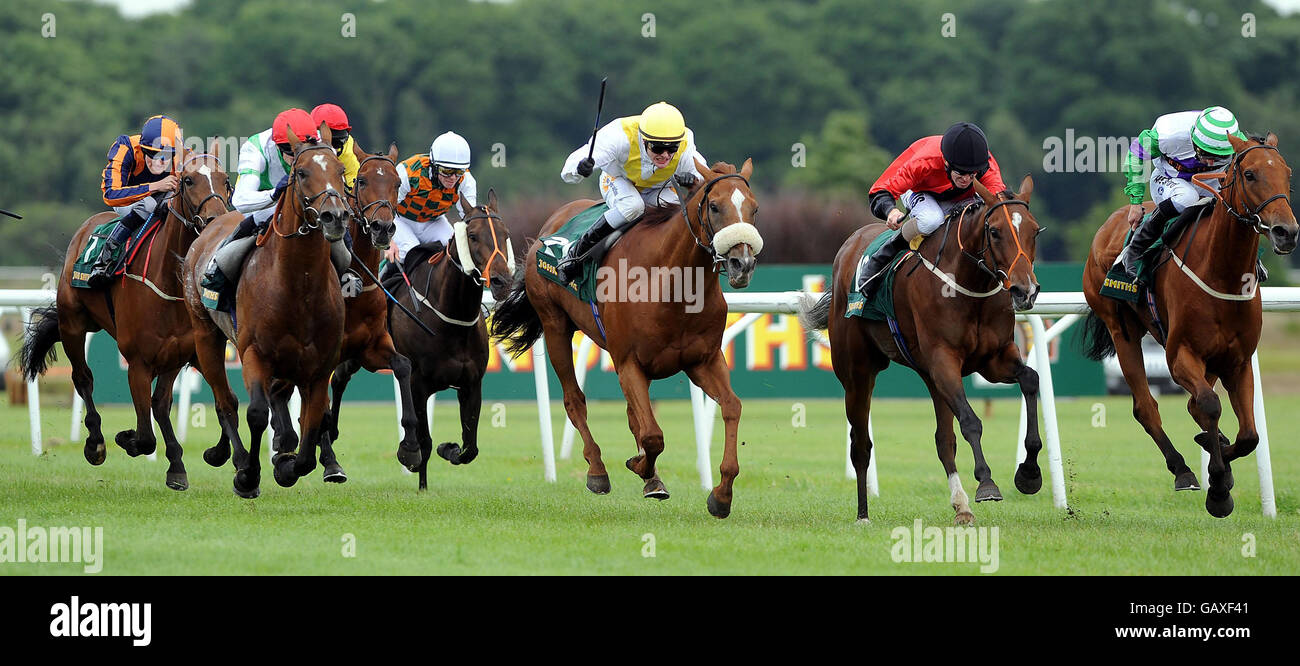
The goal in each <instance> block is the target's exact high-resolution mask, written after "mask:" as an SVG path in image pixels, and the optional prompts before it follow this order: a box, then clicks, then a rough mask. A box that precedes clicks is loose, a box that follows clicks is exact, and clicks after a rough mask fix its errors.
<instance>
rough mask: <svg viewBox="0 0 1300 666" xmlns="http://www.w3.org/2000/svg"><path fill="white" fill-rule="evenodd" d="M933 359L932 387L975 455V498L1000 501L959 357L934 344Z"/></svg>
mask: <svg viewBox="0 0 1300 666" xmlns="http://www.w3.org/2000/svg"><path fill="white" fill-rule="evenodd" d="M933 354H934V362H933V364H932V366H931V368H930V381H929V383H930V386H931V390H932V392H933V391H938V393H939V396H940V397H941V398H943V401H944V403H945V404H947V405H948V408H949V409H951V410H952V413H953V415H954V416H955V417H956V418H957V424H958V426H959V427H960V428H961V436H962V438H963V439H965V440H966V442H967V443H968V444H970V449H971V454H972V455H973V456H974V458H975V479H976V480H977V481H979V487H977V488H976V489H975V501H976V502H986V501H989V500H992V501H1001V500H1002V491H1001V490H999V489H998V486H997V484H996V483H994V482H993V473H992V471H990V470H989V464H988V462H987V461H985V460H984V448H983V446H982V444H981V442H980V440H981V438H982V437H983V436H984V424H983V423H982V422H980V419H979V417H978V416H976V415H975V410H974V409H973V408H971V406H970V401H968V400H967V399H966V389H964V388H963V387H962V383H961V360H960V359H959V358H957V356H956V354H954V353H953V352H951V351H948V350H944V349H940V348H935V349H934V351H933Z"/></svg>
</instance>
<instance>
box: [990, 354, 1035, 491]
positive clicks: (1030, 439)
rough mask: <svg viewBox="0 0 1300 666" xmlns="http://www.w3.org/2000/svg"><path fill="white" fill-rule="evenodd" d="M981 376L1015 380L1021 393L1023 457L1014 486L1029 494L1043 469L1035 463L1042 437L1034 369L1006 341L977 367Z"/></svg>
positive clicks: (1017, 469) (993, 379)
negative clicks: (1023, 419) (1022, 402)
mask: <svg viewBox="0 0 1300 666" xmlns="http://www.w3.org/2000/svg"><path fill="white" fill-rule="evenodd" d="M980 374H982V375H984V378H985V379H987V380H989V381H991V382H999V383H1002V384H1010V383H1013V382H1014V383H1016V384H1018V385H1019V386H1020V394H1021V395H1023V396H1024V397H1025V426H1026V427H1025V460H1024V462H1022V463H1020V466H1019V467H1017V468H1016V479H1015V480H1016V490H1019V491H1020V492H1021V493H1023V494H1025V495H1033V494H1034V493H1036V492H1038V491H1039V490H1040V489H1041V488H1042V487H1043V472H1042V470H1041V469H1039V467H1038V452H1039V451H1042V450H1043V440H1042V439H1041V438H1040V437H1039V436H1038V373H1037V372H1035V371H1034V369H1033V368H1031V367H1029V366H1027V365H1025V363H1024V361H1022V360H1021V359H1020V349H1019V348H1018V347H1016V346H1015V345H1014V344H1009V345H1007V346H1006V347H1004V348H1003V349H1002V353H1001V354H1000V355H998V356H997V357H995V358H994V359H993V360H992V361H991V362H989V364H988V365H987V366H986V367H985V368H984V369H983V370H982V371H980Z"/></svg>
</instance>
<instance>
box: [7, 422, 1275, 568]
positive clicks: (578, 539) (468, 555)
mask: <svg viewBox="0 0 1300 666" xmlns="http://www.w3.org/2000/svg"><path fill="white" fill-rule="evenodd" d="M1289 403H1290V399H1289V398H1286V397H1273V398H1271V399H1270V401H1269V405H1268V407H1269V413H1268V417H1269V424H1270V426H1271V428H1270V430H1271V432H1272V434H1273V440H1272V455H1273V466H1274V479H1275V485H1276V492H1277V505H1278V514H1279V516H1278V518H1277V519H1276V520H1270V519H1266V518H1264V517H1262V515H1261V512H1260V499H1259V482H1258V477H1257V474H1256V472H1255V458H1254V457H1253V456H1252V457H1250V458H1247V459H1245V460H1243V461H1239V462H1238V463H1237V464H1236V466H1235V468H1234V471H1235V472H1236V482H1237V483H1236V489H1235V490H1234V492H1233V496H1234V498H1235V499H1236V502H1237V506H1236V511H1235V512H1234V513H1233V514H1232V515H1231V516H1230V517H1228V518H1227V519H1222V520H1219V519H1215V518H1212V517H1210V516H1209V515H1208V514H1207V513H1206V512H1205V509H1204V498H1205V493H1204V491H1200V492H1181V493H1174V492H1173V478H1172V476H1171V475H1170V474H1169V473H1168V472H1166V471H1165V468H1164V463H1163V460H1162V459H1161V458H1160V456H1159V453H1158V452H1157V450H1156V447H1155V445H1154V444H1153V443H1152V442H1151V441H1150V440H1149V439H1148V438H1147V437H1146V435H1145V434H1144V433H1143V432H1142V430H1141V428H1140V426H1138V425H1137V423H1136V422H1135V421H1133V419H1132V416H1131V414H1130V408H1129V401H1128V399H1127V398H1114V399H1105V400H1102V401H1100V402H1099V403H1094V401H1092V400H1063V401H1061V402H1060V403H1059V405H1058V413H1059V416H1060V421H1061V435H1062V437H1063V440H1064V443H1063V448H1064V451H1063V458H1064V469H1065V474H1066V484H1067V490H1068V493H1069V503H1070V509H1069V510H1058V509H1055V508H1053V506H1052V498H1051V487H1050V482H1049V480H1048V479H1047V478H1046V475H1047V471H1046V464H1047V462H1046V461H1047V459H1046V450H1044V452H1043V454H1042V457H1041V458H1040V461H1041V464H1042V465H1043V468H1044V477H1045V478H1044V486H1043V489H1042V491H1040V492H1039V493H1038V494H1037V495H1034V496H1023V495H1020V494H1019V493H1018V492H1017V491H1016V490H1015V487H1014V484H1013V482H1012V471H1013V464H1014V456H1015V452H1014V449H1013V444H1012V440H1013V439H1014V436H1015V429H1016V409H1017V408H1018V405H1017V403H1014V402H1012V401H1009V400H1001V401H997V402H995V403H993V405H994V414H993V416H992V417H988V418H984V423H985V429H984V435H985V437H984V443H985V454H986V456H987V459H988V461H989V464H990V465H991V466H992V469H993V473H994V479H995V480H996V481H997V482H998V484H999V485H1000V487H1001V489H1002V493H1003V495H1004V497H1005V498H1006V500H1005V501H1003V502H996V503H995V502H986V503H981V504H973V505H972V506H973V509H974V513H975V516H976V519H977V522H976V525H977V526H982V527H991V526H996V527H998V530H999V566H1000V568H999V569H998V573H999V574H1180V575H1215V574H1295V573H1297V572H1300V497H1298V496H1297V493H1296V492H1295V489H1296V486H1297V483H1298V482H1300V462H1298V461H1297V456H1296V445H1295V435H1294V433H1296V432H1297V430H1300V413H1298V411H1297V410H1295V409H1293V408H1291V407H1290V404H1289ZM1096 404H1100V405H1102V406H1104V410H1105V423H1106V425H1105V426H1104V427H1093V420H1094V418H1095V417H1096V414H1097V412H1096V410H1097V409H1098V408H1096V407H1094V405H1096ZM802 405H803V406H804V408H806V414H805V419H806V423H807V426H806V427H794V426H793V425H792V419H793V418H794V417H796V416H797V413H796V409H795V407H796V403H795V401H758V400H751V401H748V402H746V403H745V412H744V416H743V418H742V420H741V439H742V440H744V441H745V442H747V444H746V445H745V446H743V447H740V465H741V474H740V477H739V478H738V479H737V484H736V494H735V503H734V505H733V507H732V514H731V517H730V518H728V519H726V520H717V519H715V518H713V517H711V516H709V515H708V513H707V512H706V511H705V492H704V491H703V490H702V489H701V487H700V484H699V479H698V476H697V474H696V472H695V451H694V444H693V440H692V436H691V433H692V429H691V415H690V408H689V405H688V404H687V403H686V402H684V401H682V402H663V403H659V404H658V405H657V410H658V417H659V421H660V423H661V424H662V426H663V428H664V430H665V436H666V439H667V450H666V451H665V453H664V455H663V456H662V457H661V458H660V466H659V469H660V475H661V477H662V478H663V480H664V482H665V483H666V484H667V486H668V489H669V490H670V491H671V492H672V498H671V499H670V500H668V501H665V502H656V501H653V500H646V499H643V498H642V497H641V481H640V480H639V479H638V478H636V477H635V476H634V475H633V474H632V473H631V472H628V471H627V470H626V469H625V468H624V467H623V460H624V459H626V458H627V457H628V456H629V455H631V454H632V453H633V451H634V447H633V444H632V440H631V436H630V435H629V433H628V431H627V420H626V412H625V409H624V406H623V405H622V403H613V402H603V403H593V404H592V405H591V423H592V430H593V433H594V434H595V436H596V437H597V439H598V441H600V442H601V443H602V444H603V447H604V451H605V461H606V465H607V466H608V467H609V469H610V474H611V480H612V482H613V493H612V494H611V495H608V496H604V497H598V496H595V495H592V494H590V493H589V492H587V490H586V489H585V487H584V485H583V478H584V472H585V465H584V464H583V463H582V455H581V442H580V441H579V442H578V444H577V447H576V448H577V450H576V451H575V453H574V457H573V459H571V460H560V461H558V469H559V472H558V476H559V480H558V483H554V484H551V483H547V482H545V481H544V480H543V479H542V464H541V455H540V453H541V447H540V445H539V443H538V430H537V418H536V409H535V407H533V406H532V405H531V404H530V403H525V402H519V403H507V404H506V405H505V406H504V412H503V414H504V417H505V419H506V427H501V428H495V427H492V423H493V416H494V412H493V406H492V405H491V404H485V405H484V410H483V420H482V427H481V429H480V440H481V444H480V449H481V453H480V455H479V457H478V459H477V460H476V461H474V462H473V463H472V464H470V465H468V466H460V467H452V466H451V465H449V464H447V463H446V462H445V461H443V460H441V459H439V458H435V459H434V461H432V462H431V464H430V486H431V490H430V491H429V492H425V493H417V492H416V489H415V487H416V478H415V476H413V475H407V474H405V473H403V471H402V470H401V468H400V467H399V466H398V464H397V462H396V459H395V456H394V451H395V449H396V424H395V420H394V415H393V412H392V407H391V406H378V405H370V406H367V405H353V406H348V407H345V410H344V418H343V441H342V442H340V444H339V446H338V452H339V460H340V462H341V463H342V464H343V465H344V467H345V468H346V469H347V472H348V475H349V477H350V480H349V481H348V482H347V483H346V484H344V485H333V484H328V485H327V484H324V483H322V482H321V480H320V472H319V468H317V471H316V472H314V473H313V474H312V476H311V477H309V478H306V479H303V480H301V481H299V483H298V485H297V486H295V487H293V488H290V489H285V488H281V487H279V486H278V485H276V484H275V481H274V480H273V478H272V476H271V473H270V470H269V467H268V466H265V465H264V466H263V476H262V496H261V497H260V498H259V499H257V500H252V501H249V500H242V499H239V498H237V497H236V496H235V495H234V494H233V493H232V492H231V476H232V470H231V468H230V466H229V465H227V466H226V467H224V468H222V469H219V470H218V469H213V468H210V467H208V466H207V465H206V464H205V463H204V462H203V460H202V458H201V456H200V454H201V452H202V450H203V448H205V447H206V446H208V445H210V444H211V443H212V442H214V441H215V439H216V433H217V425H216V419H215V418H214V417H213V416H212V414H211V412H210V410H209V413H208V416H207V424H206V427H195V428H192V429H191V431H190V444H189V446H188V449H187V451H186V457H185V460H186V464H187V466H188V469H189V480H190V489H189V490H187V491H185V492H176V491H172V490H169V489H168V488H166V487H165V486H164V485H163V473H164V470H165V468H166V461H165V459H164V458H163V456H162V450H161V444H160V448H159V452H158V453H159V456H158V460H157V461H155V462H149V461H147V460H145V459H143V458H140V459H130V458H129V457H128V456H127V455H126V454H125V453H124V452H122V450H121V449H119V448H117V447H116V446H115V445H114V444H113V443H112V437H113V433H114V432H116V431H117V430H119V429H123V428H126V427H129V426H130V425H131V422H132V421H133V418H132V417H131V416H130V415H129V412H128V410H126V409H123V408H117V407H115V408H111V409H108V410H105V412H104V425H105V431H106V433H107V438H108V440H109V444H108V449H109V450H108V460H107V462H106V463H105V464H104V465H103V466H101V467H91V466H90V465H89V464H88V463H86V462H85V460H84V459H83V458H82V453H81V448H82V446H81V442H80V441H77V442H72V443H68V442H66V441H60V440H58V439H57V436H61V435H63V434H66V433H67V428H68V420H69V418H70V417H69V411H68V410H67V409H58V408H49V409H46V410H45V411H43V412H42V418H43V425H44V432H45V435H46V437H47V450H46V453H45V454H44V455H42V456H40V457H35V456H32V455H31V454H30V451H29V444H28V436H27V412H26V409H25V408H13V407H8V406H5V407H0V415H2V417H3V418H0V526H8V527H11V528H12V527H16V526H17V521H18V519H20V518H22V519H25V520H26V521H27V524H28V525H32V526H35V525H42V526H53V525H59V526H83V525H86V526H103V527H104V542H105V551H106V552H105V555H104V567H103V574H104V575H140V574H310V575H319V574H787V573H789V574H889V575H895V574H904V575H908V574H912V575H914V574H927V575H934V574H939V575H947V574H977V573H978V565H977V564H972V563H911V562H901V563H900V562H895V561H893V559H892V558H891V547H892V546H894V544H895V543H896V539H895V538H893V537H892V536H891V532H892V531H893V530H894V529H895V528H896V527H900V526H901V527H907V528H909V529H910V528H911V527H912V526H913V524H914V523H913V521H914V520H916V519H920V520H921V521H922V522H923V524H924V525H925V526H927V527H929V526H937V527H945V526H949V525H951V524H952V518H953V511H952V509H951V507H950V506H949V503H948V487H947V482H946V480H945V478H944V475H943V471H942V467H941V466H940V464H939V462H938V460H937V458H936V456H935V452H934V443H933V442H934V440H933V432H934V420H933V412H932V411H931V406H930V404H929V402H928V401H879V402H877V403H876V405H875V406H876V414H875V416H876V422H875V432H876V437H877V440H876V442H877V459H878V465H879V470H880V471H879V475H880V484H881V496H880V497H877V498H873V499H872V503H871V518H872V522H871V524H869V525H860V524H856V523H855V521H854V518H855V511H856V501H855V491H854V485H853V482H851V481H850V480H848V479H846V478H845V473H844V452H845V444H844V433H845V430H844V428H845V426H844V415H843V408H842V403H840V402H839V401H834V400H823V401H807V402H804V403H802ZM1161 406H1162V411H1163V414H1164V416H1165V425H1166V427H1167V428H1168V429H1169V432H1170V435H1171V437H1173V438H1174V440H1175V442H1176V443H1177V446H1178V447H1179V450H1180V451H1181V452H1182V453H1183V455H1184V456H1186V457H1187V459H1188V461H1189V464H1190V465H1191V466H1192V468H1193V469H1194V470H1196V471H1197V473H1198V476H1199V469H1200V464H1199V449H1198V448H1197V447H1196V446H1195V445H1194V444H1193V443H1192V440H1191V437H1192V435H1193V434H1194V431H1195V426H1193V425H1192V422H1191V420H1190V417H1188V416H1187V413H1186V411H1185V398H1179V397H1170V398H1165V399H1163V400H1161ZM1225 407H1226V402H1225ZM976 409H977V411H979V412H980V413H981V414H983V410H984V405H983V403H978V404H977V405H976ZM552 413H553V418H554V423H555V424H556V432H557V436H556V446H557V449H558V446H559V431H560V426H561V425H562V424H563V418H564V416H563V411H562V409H561V408H560V407H559V406H558V404H557V405H556V406H554V408H553V410H552ZM1225 421H1228V423H1227V425H1226V427H1225V430H1227V431H1228V433H1229V434H1230V435H1231V434H1233V433H1234V432H1235V423H1233V422H1232V419H1231V416H1228V417H1227V418H1226V419H1225ZM436 424H437V427H436V429H435V435H436V436H435V437H434V442H435V443H436V442H440V441H443V440H447V439H452V437H451V433H452V432H456V433H458V432H459V425H458V423H457V422H456V416H455V401H454V400H447V399H444V400H441V401H439V403H438V407H437V415H436ZM721 432H722V423H721V419H718V423H717V428H716V435H715V437H714V445H713V466H714V476H715V480H716V475H717V472H716V469H717V465H718V463H719V462H720V460H721V448H722V447H721V440H722V437H721ZM557 454H558V451H557ZM958 468H959V471H960V473H961V475H962V480H963V483H964V486H965V488H966V491H967V493H969V494H970V495H971V496H972V497H973V496H974V491H975V485H976V483H975V481H974V478H973V475H972V473H971V468H972V462H971V453H970V448H969V446H967V445H966V444H965V443H964V441H961V440H960V439H959V440H958ZM1202 482H1203V483H1204V482H1205V481H1204V480H1202ZM346 534H350V535H353V536H354V537H355V542H354V543H355V557H344V556H343V547H344V535H346ZM648 534H649V535H653V540H654V557H643V551H644V550H645V549H646V543H645V542H644V541H643V537H644V536H645V535H648ZM1252 537H1253V539H1252ZM1247 541H1253V544H1254V549H1255V554H1256V556H1255V557H1253V558H1251V557H1244V556H1243V553H1242V551H1243V546H1244V545H1246V542H1247ZM81 571H82V568H81V565H80V564H29V563H0V575H14V574H78V573H80V572H81Z"/></svg>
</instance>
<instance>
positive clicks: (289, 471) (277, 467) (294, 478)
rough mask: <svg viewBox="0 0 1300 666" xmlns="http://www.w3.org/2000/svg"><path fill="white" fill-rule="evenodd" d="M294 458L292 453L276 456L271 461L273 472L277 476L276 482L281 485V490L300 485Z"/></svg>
mask: <svg viewBox="0 0 1300 666" xmlns="http://www.w3.org/2000/svg"><path fill="white" fill-rule="evenodd" d="M294 458H295V456H294V455H293V454H292V453H280V454H276V456H275V458H273V459H272V460H271V468H272V469H273V470H274V472H272V474H273V476H275V482H276V483H278V484H280V487H281V488H292V487H293V484H295V483H298V473H297V472H296V471H295V470H294V462H295V461H294Z"/></svg>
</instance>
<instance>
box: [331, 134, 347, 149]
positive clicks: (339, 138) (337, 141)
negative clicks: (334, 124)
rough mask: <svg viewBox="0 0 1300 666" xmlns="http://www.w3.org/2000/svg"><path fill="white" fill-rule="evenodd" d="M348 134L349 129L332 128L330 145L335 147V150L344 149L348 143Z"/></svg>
mask: <svg viewBox="0 0 1300 666" xmlns="http://www.w3.org/2000/svg"><path fill="white" fill-rule="evenodd" d="M348 136H349V134H348V131H347V130H336V129H331V130H330V147H332V148H334V152H336V153H337V152H339V151H340V150H343V146H345V145H347V143H348Z"/></svg>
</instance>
